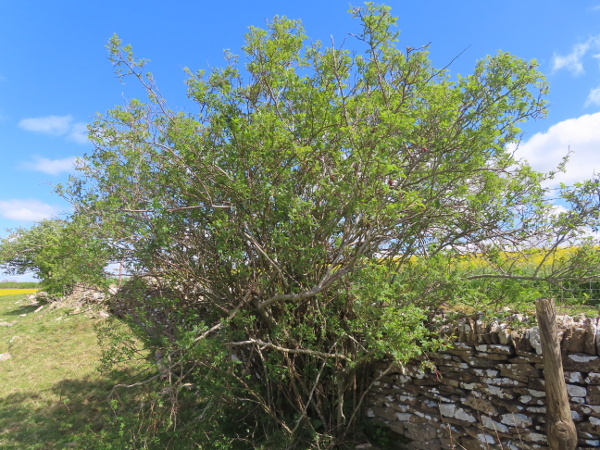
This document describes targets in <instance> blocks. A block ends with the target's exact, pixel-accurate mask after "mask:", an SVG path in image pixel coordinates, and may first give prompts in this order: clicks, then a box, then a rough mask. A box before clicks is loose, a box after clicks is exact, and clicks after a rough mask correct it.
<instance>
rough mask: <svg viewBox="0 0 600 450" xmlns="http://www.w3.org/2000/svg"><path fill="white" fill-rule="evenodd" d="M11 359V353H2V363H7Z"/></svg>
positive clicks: (0, 358) (0, 359)
mask: <svg viewBox="0 0 600 450" xmlns="http://www.w3.org/2000/svg"><path fill="white" fill-rule="evenodd" d="M10 358H12V356H11V354H10V353H0V361H6V360H7V359H10Z"/></svg>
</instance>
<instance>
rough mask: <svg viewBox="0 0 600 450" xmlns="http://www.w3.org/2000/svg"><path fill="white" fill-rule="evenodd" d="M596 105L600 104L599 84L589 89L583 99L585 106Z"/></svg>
mask: <svg viewBox="0 0 600 450" xmlns="http://www.w3.org/2000/svg"><path fill="white" fill-rule="evenodd" d="M590 105H597V106H600V86H598V87H597V88H594V89H592V90H590V93H589V94H588V96H587V98H586V99H585V106H590Z"/></svg>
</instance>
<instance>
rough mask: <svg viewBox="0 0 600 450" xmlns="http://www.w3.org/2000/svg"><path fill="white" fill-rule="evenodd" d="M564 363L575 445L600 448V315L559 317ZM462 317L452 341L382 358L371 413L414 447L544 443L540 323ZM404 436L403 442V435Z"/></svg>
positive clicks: (539, 446)
mask: <svg viewBox="0 0 600 450" xmlns="http://www.w3.org/2000/svg"><path fill="white" fill-rule="evenodd" d="M558 319H559V320H558V322H559V329H560V339H561V349H562V355H563V368H564V371H565V380H566V383H567V391H568V394H569V399H570V403H571V412H572V417H573V420H574V422H575V425H576V428H577V434H578V448H581V449H591V448H600V323H599V320H600V319H589V318H587V319H586V318H580V319H578V320H574V319H573V318H571V317H568V316H559V317H558ZM527 322H528V320H527V318H526V317H524V316H521V315H515V316H513V317H511V318H510V320H509V321H507V322H506V323H498V322H494V323H484V322H482V321H480V320H476V319H463V320H462V321H460V322H459V323H458V324H457V325H456V326H455V327H452V328H450V327H446V330H445V332H446V333H448V334H449V335H453V336H457V338H456V340H455V341H454V343H453V345H452V346H451V347H450V348H448V349H446V350H443V351H440V352H437V353H432V354H428V355H427V359H426V363H427V364H426V366H429V367H428V368H423V366H422V364H421V363H422V362H423V361H411V362H410V363H409V364H407V365H406V366H405V367H403V368H400V367H395V368H393V367H390V366H389V365H388V364H387V363H385V362H381V363H380V364H378V365H377V366H376V373H375V374H374V377H375V380H376V381H375V382H374V390H373V391H372V393H371V394H370V398H369V403H368V408H367V416H368V417H370V418H371V419H372V420H374V421H376V422H378V423H379V424H382V425H384V426H385V427H388V428H389V429H391V430H392V431H393V432H395V433H397V434H398V435H401V436H404V437H406V438H407V439H410V440H411V442H409V443H406V444H405V447H402V448H411V449H428V450H434V449H442V448H456V449H463V448H465V449H496V448H503V449H546V448H548V447H547V443H546V430H545V416H546V404H545V397H546V394H545V390H544V389H545V388H544V376H543V365H542V354H541V353H542V349H541V345H540V338H539V334H538V329H537V327H530V328H526V327H525V324H526V323H527ZM400 441H401V439H400V437H399V438H398V442H400Z"/></svg>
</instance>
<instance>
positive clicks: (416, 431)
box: [404, 423, 438, 441]
mask: <svg viewBox="0 0 600 450" xmlns="http://www.w3.org/2000/svg"><path fill="white" fill-rule="evenodd" d="M404 428H405V429H406V432H405V436H406V437H407V438H409V439H412V440H419V441H432V440H434V439H436V438H437V437H438V427H436V426H434V425H431V424H428V423H408V424H406V425H405V426H404Z"/></svg>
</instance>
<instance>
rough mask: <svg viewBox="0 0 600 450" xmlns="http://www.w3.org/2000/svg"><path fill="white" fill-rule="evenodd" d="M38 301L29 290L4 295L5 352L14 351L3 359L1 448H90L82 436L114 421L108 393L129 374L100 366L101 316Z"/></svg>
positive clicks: (1, 340)
mask: <svg viewBox="0 0 600 450" xmlns="http://www.w3.org/2000/svg"><path fill="white" fill-rule="evenodd" d="M38 308H40V305H37V304H32V303H31V301H29V300H27V299H26V296H25V295H24V294H17V295H5V296H2V297H0V354H5V355H6V354H7V353H9V354H10V356H11V357H10V358H9V359H6V360H3V361H0V448H2V449H44V450H46V449H59V448H60V449H62V448H89V447H84V446H79V444H78V443H77V442H78V437H81V436H84V435H88V436H89V435H95V434H97V433H100V432H101V431H102V429H103V427H105V425H106V424H107V423H108V422H109V421H110V419H111V416H112V415H113V414H114V412H113V410H112V408H111V407H110V402H109V396H110V394H111V391H112V390H113V386H114V385H115V384H116V383H117V382H119V381H123V378H124V377H125V376H126V374H125V372H113V373H111V374H105V375H101V374H100V373H99V372H98V371H97V367H98V364H99V361H100V358H101V350H100V347H99V345H98V341H97V336H96V332H95V326H96V325H98V324H99V323H100V321H102V320H104V319H101V318H98V317H93V316H90V315H89V314H87V315H86V314H85V313H75V312H74V311H73V310H69V309H67V308H51V306H50V305H42V308H41V309H38ZM7 323H9V324H12V326H7V325H6V324H7Z"/></svg>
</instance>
